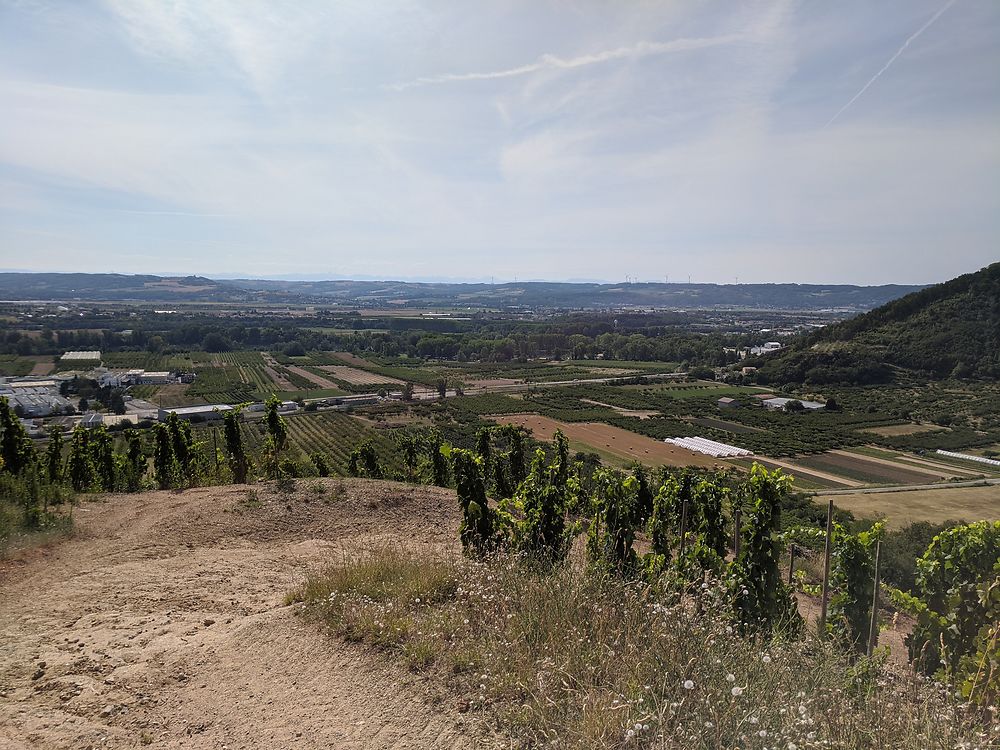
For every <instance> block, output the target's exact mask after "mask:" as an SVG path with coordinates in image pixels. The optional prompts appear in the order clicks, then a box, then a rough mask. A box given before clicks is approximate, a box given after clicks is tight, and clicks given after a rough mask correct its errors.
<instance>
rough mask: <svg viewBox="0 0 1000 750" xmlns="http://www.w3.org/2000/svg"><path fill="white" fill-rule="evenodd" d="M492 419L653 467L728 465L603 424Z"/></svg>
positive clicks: (533, 416)
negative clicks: (560, 435)
mask: <svg viewBox="0 0 1000 750" xmlns="http://www.w3.org/2000/svg"><path fill="white" fill-rule="evenodd" d="M491 419H493V420H494V421H495V422H500V423H501V424H516V425H520V426H522V427H524V428H526V429H528V430H530V431H531V432H532V434H533V435H534V436H535V438H537V439H538V440H551V439H552V437H553V436H554V435H555V433H556V430H562V432H563V434H564V435H566V437H567V438H568V439H569V441H570V442H571V443H582V444H584V445H588V446H590V447H592V448H594V449H595V450H596V451H597V452H598V453H608V454H611V455H614V456H618V457H619V458H623V459H625V460H627V461H632V460H635V461H640V462H642V463H644V464H648V465H653V466H663V465H665V466H713V467H726V466H727V464H725V463H723V462H722V461H718V460H715V459H713V458H711V457H710V456H706V455H704V454H702V453H694V452H693V451H689V450H686V449H684V448H681V447H680V446H677V445H671V444H670V443H661V442H660V441H659V440H654V439H653V438H649V437H646V436H645V435H637V434H636V433H634V432H629V431H628V430H623V429H621V428H620V427H613V426H612V425H608V424H602V423H600V422H560V421H558V420H555V419H550V418H549V417H543V416H540V415H538V414H508V415H503V416H496V417H491Z"/></svg>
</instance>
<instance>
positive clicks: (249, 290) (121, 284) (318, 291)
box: [0, 273, 922, 312]
mask: <svg viewBox="0 0 1000 750" xmlns="http://www.w3.org/2000/svg"><path fill="white" fill-rule="evenodd" d="M920 288H922V287H917V286H903V285H898V284H885V285H881V286H855V285H846V284H826V285H821V284H666V283H663V284H661V283H629V284H597V283H581V282H576V283H573V282H547V281H527V282H516V283H504V284H459V283H426V282H420V283H418V282H409V281H360V280H350V279H341V280H336V279H334V280H328V281H287V280H273V279H272V280H268V279H224V280H223V279H208V278H204V277H201V276H187V277H173V276H151V275H136V276H131V275H124V274H104V273H97V274H85V273H0V299H2V300H57V301H90V302H95V301H119V302H128V301H135V302H154V301H164V302H254V303H256V304H262V303H276V304H318V305H328V306H343V307H349V308H355V307H363V308H381V307H386V306H392V307H393V308H425V307H434V308H449V307H453V308H460V309H467V308H469V307H473V308H489V309H502V308H513V309H525V308H528V309H539V308H545V309H552V308H562V309H590V310H603V309H617V308H622V307H638V308H657V309H684V310H693V309H698V310H707V309H718V308H723V309H758V310H802V311H809V310H841V311H845V312H859V311H863V310H871V309H872V308H875V307H878V306H879V305H882V304H885V303H886V302H888V301H890V300H894V299H898V298H899V297H902V296H903V295H904V294H907V293H909V292H913V291H915V290H917V289H920Z"/></svg>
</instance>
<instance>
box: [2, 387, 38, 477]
mask: <svg viewBox="0 0 1000 750" xmlns="http://www.w3.org/2000/svg"><path fill="white" fill-rule="evenodd" d="M0 458H2V459H3V463H2V466H3V467H4V468H5V469H6V470H7V471H9V472H10V473H11V474H20V473H21V472H22V471H24V469H26V468H27V467H28V466H29V465H31V464H32V463H34V461H35V458H36V456H35V446H34V445H33V444H32V442H31V438H30V437H28V432H27V430H25V429H24V425H23V424H21V420H19V419H18V418H17V417H16V416H15V415H14V412H13V410H11V408H10V404H9V402H8V401H7V398H6V397H4V396H0Z"/></svg>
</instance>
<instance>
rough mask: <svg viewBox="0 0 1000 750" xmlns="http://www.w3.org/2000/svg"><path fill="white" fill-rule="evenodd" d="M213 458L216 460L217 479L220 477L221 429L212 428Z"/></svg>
mask: <svg viewBox="0 0 1000 750" xmlns="http://www.w3.org/2000/svg"><path fill="white" fill-rule="evenodd" d="M212 457H213V458H214V459H215V477H216V479H218V477H219V428H218V427H213V428H212Z"/></svg>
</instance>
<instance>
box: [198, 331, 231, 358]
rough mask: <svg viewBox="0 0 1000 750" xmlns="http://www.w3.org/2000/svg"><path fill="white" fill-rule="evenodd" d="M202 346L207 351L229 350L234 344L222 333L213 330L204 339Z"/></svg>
mask: <svg viewBox="0 0 1000 750" xmlns="http://www.w3.org/2000/svg"><path fill="white" fill-rule="evenodd" d="M201 348H202V349H204V350H205V351H206V352H213V353H215V352H228V351H229V350H230V349H232V348H233V345H232V344H231V343H230V342H229V341H228V340H227V339H226V338H225V337H224V336H223V335H222V334H221V333H216V332H214V331H213V332H212V333H209V334H208V335H206V336H205V338H204V339H202V342H201Z"/></svg>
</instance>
